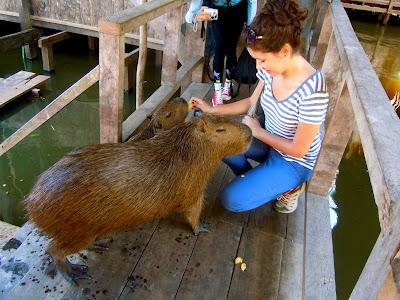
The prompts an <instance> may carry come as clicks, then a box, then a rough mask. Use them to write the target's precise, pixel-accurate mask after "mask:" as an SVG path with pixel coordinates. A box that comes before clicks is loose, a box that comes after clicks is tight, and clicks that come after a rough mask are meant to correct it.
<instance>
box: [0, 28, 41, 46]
mask: <svg viewBox="0 0 400 300" xmlns="http://www.w3.org/2000/svg"><path fill="white" fill-rule="evenodd" d="M41 35H42V31H41V30H40V29H37V28H33V29H32V28H31V29H26V30H23V31H20V32H17V33H13V34H9V35H6V36H2V37H0V52H5V51H8V50H11V49H15V48H19V47H22V46H24V45H27V44H32V43H33V42H34V41H37V40H38V39H39V37H40V36H41Z"/></svg>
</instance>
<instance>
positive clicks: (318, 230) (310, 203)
mask: <svg viewBox="0 0 400 300" xmlns="http://www.w3.org/2000/svg"><path fill="white" fill-rule="evenodd" d="M305 222H306V224H305V230H306V234H305V240H304V246H305V249H304V251H305V261H304V268H305V269H304V275H305V278H304V280H305V286H304V295H303V297H304V298H303V299H336V289H335V268H334V263H333V248H332V236H331V226H330V217H329V202H328V197H321V196H318V195H315V194H312V193H310V192H307V194H306V201H305ZM358 299H364V298H358Z"/></svg>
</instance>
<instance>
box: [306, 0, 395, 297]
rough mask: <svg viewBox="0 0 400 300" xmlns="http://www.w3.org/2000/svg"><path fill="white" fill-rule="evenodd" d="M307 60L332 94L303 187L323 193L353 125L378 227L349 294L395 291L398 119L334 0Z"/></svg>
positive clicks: (343, 14) (361, 294) (383, 295)
mask: <svg viewBox="0 0 400 300" xmlns="http://www.w3.org/2000/svg"><path fill="white" fill-rule="evenodd" d="M312 62H313V64H314V65H315V66H316V67H319V68H321V69H322V71H323V73H324V74H325V77H326V80H327V84H328V90H329V92H330V97H331V99H330V106H329V111H328V117H327V124H328V126H327V130H326V133H325V138H324V141H323V145H322V149H321V153H320V155H319V158H318V161H317V164H316V167H315V170H314V173H313V177H312V179H311V181H310V185H309V189H308V191H309V192H312V193H315V194H318V195H326V194H327V193H328V189H329V187H330V185H331V183H332V181H333V180H334V178H335V173H336V170H337V168H338V166H339V163H340V160H341V158H342V156H343V152H344V150H345V147H346V145H347V142H348V141H349V138H350V135H351V133H352V130H353V128H354V125H356V126H357V127H358V130H359V132H360V135H361V142H362V145H363V149H364V154H365V159H366V162H367V167H368V172H369V175H370V180H371V185H372V189H373V193H374V197H375V202H376V205H377V207H378V212H379V221H380V225H381V233H380V235H379V237H378V239H377V241H376V244H375V246H374V248H373V250H372V252H371V254H370V256H369V258H368V261H367V263H366V265H365V267H364V269H363V271H362V274H361V276H360V278H359V280H358V282H357V284H356V286H355V288H354V290H353V292H352V294H351V299H376V298H377V297H378V296H380V297H398V296H399V295H400V282H399V277H400V270H399V264H400V263H399V254H398V251H399V247H400V169H399V166H400V121H399V118H398V116H397V115H396V114H395V112H394V110H393V108H392V107H391V105H390V101H389V99H388V97H387V95H386V92H385V90H384V89H383V87H382V84H381V83H380V81H379V78H378V76H377V75H376V72H375V71H374V69H373V67H372V65H371V64H370V62H369V59H368V57H367V56H366V54H365V52H364V50H363V48H362V46H361V44H360V42H359V41H358V39H357V36H356V35H355V33H354V30H353V28H352V26H351V23H350V21H349V19H348V17H347V14H346V12H345V10H344V8H343V6H342V4H341V2H340V1H339V0H333V2H332V3H331V4H330V5H329V6H328V9H327V10H326V15H325V18H324V22H323V25H322V29H321V31H320V35H319V39H318V45H317V47H316V52H315V54H314V55H313V56H312ZM396 255H397V256H396ZM396 286H397V289H396ZM388 295H391V296H388ZM386 299H396V298H386Z"/></svg>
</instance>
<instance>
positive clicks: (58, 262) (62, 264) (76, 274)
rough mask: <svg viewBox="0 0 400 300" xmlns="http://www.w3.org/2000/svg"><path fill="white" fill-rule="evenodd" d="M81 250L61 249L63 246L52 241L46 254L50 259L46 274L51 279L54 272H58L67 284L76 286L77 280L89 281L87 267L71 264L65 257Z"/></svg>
mask: <svg viewBox="0 0 400 300" xmlns="http://www.w3.org/2000/svg"><path fill="white" fill-rule="evenodd" d="M79 250H81V248H80V247H79V248H78V249H76V248H75V249H73V248H71V247H63V244H61V243H58V242H57V241H55V240H53V241H51V242H50V245H49V248H48V252H49V254H50V256H51V258H52V261H51V262H50V264H49V266H48V267H47V269H46V274H47V275H49V276H51V277H53V276H54V275H55V274H56V270H59V271H60V273H61V275H62V276H63V277H64V278H65V279H66V280H67V281H69V282H71V283H74V284H77V282H76V280H78V279H90V278H91V277H90V276H89V275H88V274H87V270H88V268H87V266H85V265H79V264H72V263H71V262H70V261H69V260H68V259H67V258H66V256H67V255H68V254H72V253H76V252H78V251H79Z"/></svg>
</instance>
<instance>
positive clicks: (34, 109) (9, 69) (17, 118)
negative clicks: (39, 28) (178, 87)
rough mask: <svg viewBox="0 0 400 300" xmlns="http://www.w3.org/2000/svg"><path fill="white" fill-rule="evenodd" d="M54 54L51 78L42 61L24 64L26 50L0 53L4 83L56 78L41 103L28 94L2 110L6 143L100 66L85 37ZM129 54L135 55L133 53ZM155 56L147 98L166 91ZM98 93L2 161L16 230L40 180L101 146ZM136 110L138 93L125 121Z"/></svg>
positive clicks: (0, 128)
mask: <svg viewBox="0 0 400 300" xmlns="http://www.w3.org/2000/svg"><path fill="white" fill-rule="evenodd" d="M4 24H6V23H2V24H0V28H3V30H4ZM2 25H3V27H2ZM7 25H8V24H7ZM8 28H9V29H10V30H9V33H10V31H11V32H12V31H13V29H14V27H13V26H9V27H8ZM17 30H18V29H16V31H17ZM0 34H1V33H0ZM2 34H5V33H4V32H3V33H2ZM53 49H54V59H55V63H56V66H55V72H53V73H51V74H48V73H46V72H44V71H43V69H42V61H41V58H39V59H36V60H33V61H29V60H26V61H25V64H24V62H23V60H22V58H21V50H20V49H17V50H12V51H8V52H6V53H0V77H3V78H5V77H8V76H10V75H12V74H14V73H16V72H18V71H20V70H26V71H30V72H35V73H38V74H44V75H51V77H50V79H49V80H47V81H46V82H45V83H44V84H43V85H42V86H41V87H40V89H41V90H40V97H36V96H34V95H33V94H32V93H27V94H26V95H24V96H22V97H21V98H18V99H17V100H15V101H14V102H12V103H10V104H8V105H7V106H5V107H3V108H1V109H0V142H2V141H3V140H4V139H6V138H7V137H9V136H10V135H11V134H13V133H14V132H15V131H16V130H17V129H18V128H20V127H21V126H22V125H23V124H24V123H25V122H27V121H28V120H29V119H30V118H32V117H33V116H34V115H35V114H37V113H38V112H39V111H40V110H42V109H43V108H44V107H45V106H46V105H48V104H49V103H50V102H51V101H52V100H54V99H55V98H56V97H57V96H58V95H60V94H61V93H62V92H63V91H65V90H66V89H67V88H68V87H69V86H71V85H72V84H73V83H75V82H76V81H77V80H79V79H80V78H81V77H82V76H84V75H85V74H86V73H87V72H89V71H90V70H91V69H92V68H93V67H95V66H96V65H97V64H98V52H97V51H90V50H89V49H88V48H87V39H86V38H85V37H83V36H76V37H74V38H71V39H69V40H66V41H63V42H60V43H58V44H56V45H55V46H54V47H53ZM129 50H131V49H127V51H129ZM154 54H155V53H154V51H150V52H149V54H148V60H149V63H148V69H147V70H146V76H145V83H146V85H145V91H144V94H145V95H144V96H145V97H148V96H149V95H150V94H151V93H152V92H154V91H155V90H156V89H157V88H158V87H159V85H160V77H161V73H160V72H161V71H160V68H159V67H156V66H155V55H154ZM150 70H151V71H150ZM98 89H99V87H98V84H95V85H93V86H92V87H91V88H89V89H88V90H87V91H85V92H84V93H83V94H81V95H80V96H79V97H77V98H76V99H75V100H74V101H72V102H71V103H70V104H69V105H67V106H66V107H65V108H64V109H63V110H61V111H60V112H59V113H58V114H56V115H55V116H54V117H53V118H51V120H49V121H47V122H46V123H44V124H43V125H42V126H41V127H39V128H38V129H37V130H35V131H34V132H33V133H32V134H30V135H29V136H28V137H26V138H25V139H24V140H22V141H21V142H20V143H19V144H17V145H16V146H15V147H14V148H12V149H11V150H10V151H8V152H7V153H6V154H4V155H3V156H1V157H0V219H1V220H3V221H5V222H7V223H11V224H16V225H21V224H23V223H24V222H25V219H24V214H23V210H22V206H21V200H22V199H23V198H24V197H25V196H26V195H27V194H28V193H29V191H30V189H31V188H32V186H33V184H34V183H35V181H36V179H37V176H38V175H39V174H41V173H42V172H43V171H45V170H46V169H47V168H48V167H49V166H51V165H52V164H54V162H56V161H57V160H58V159H60V158H61V157H62V156H63V155H64V154H65V153H66V152H68V151H70V150H72V149H74V148H77V147H80V146H84V145H87V144H95V143H98V142H99V105H98ZM134 109H135V100H134V91H131V92H129V93H125V95H124V118H126V117H127V116H128V115H129V114H130V113H132V112H133V111H134Z"/></svg>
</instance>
